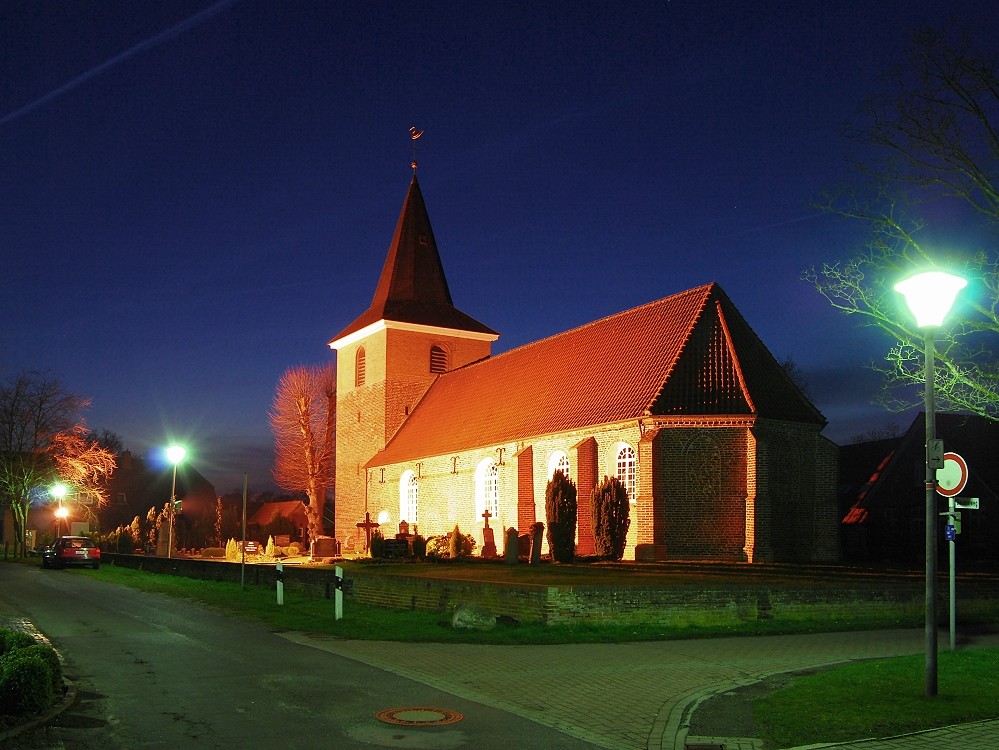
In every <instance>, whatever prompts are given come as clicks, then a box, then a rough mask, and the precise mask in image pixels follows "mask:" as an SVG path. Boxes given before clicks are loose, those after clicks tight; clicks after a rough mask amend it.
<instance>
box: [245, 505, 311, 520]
mask: <svg viewBox="0 0 999 750" xmlns="http://www.w3.org/2000/svg"><path fill="white" fill-rule="evenodd" d="M299 512H301V513H305V512H306V509H305V503H303V502H302V501H301V500H278V501H275V502H272V503H264V504H263V505H261V506H260V507H259V508H257V510H256V511H255V512H254V513H253V515H252V516H250V518H249V519H247V523H251V524H259V525H261V526H266V525H267V524H269V523H271V522H272V521H273V520H274V519H275V518H277V517H278V516H285V517H286V518H292V517H293V516H294V514H296V513H299Z"/></svg>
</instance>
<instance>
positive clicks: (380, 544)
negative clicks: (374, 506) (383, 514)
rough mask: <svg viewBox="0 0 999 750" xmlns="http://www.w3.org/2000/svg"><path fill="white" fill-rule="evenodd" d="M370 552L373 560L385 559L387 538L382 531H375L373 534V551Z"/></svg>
mask: <svg viewBox="0 0 999 750" xmlns="http://www.w3.org/2000/svg"><path fill="white" fill-rule="evenodd" d="M369 552H370V554H371V557H373V558H382V557H385V537H384V536H382V532H381V529H375V530H374V531H372V532H371V549H370V550H369Z"/></svg>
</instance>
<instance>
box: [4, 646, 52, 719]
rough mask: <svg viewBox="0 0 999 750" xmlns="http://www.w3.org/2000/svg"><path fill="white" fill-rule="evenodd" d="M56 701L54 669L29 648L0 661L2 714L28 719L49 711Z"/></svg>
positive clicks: (12, 653) (6, 655)
mask: <svg viewBox="0 0 999 750" xmlns="http://www.w3.org/2000/svg"><path fill="white" fill-rule="evenodd" d="M53 700H54V694H53V692H52V670H51V668H50V667H49V665H48V663H47V662H46V661H45V659H44V658H42V657H41V656H39V655H38V654H37V653H31V652H29V649H17V650H15V651H11V652H8V653H6V654H5V655H4V658H3V659H2V660H0V713H4V714H9V715H12V716H24V715H26V714H33V713H38V712H39V711H44V710H45V709H46V708H49V707H50V706H51V705H52V703H53Z"/></svg>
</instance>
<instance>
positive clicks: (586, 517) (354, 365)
mask: <svg viewBox="0 0 999 750" xmlns="http://www.w3.org/2000/svg"><path fill="white" fill-rule="evenodd" d="M497 338H498V334H497V333H496V332H495V331H493V330H492V329H491V328H489V327H488V326H486V325H484V324H482V323H480V322H479V321H477V320H475V319H474V318H472V317H471V316H469V315H467V314H466V313H464V312H462V311H460V310H458V309H457V308H456V307H455V306H454V303H453V300H452V297H451V293H450V289H449V286H448V283H447V280H446V278H445V275H444V270H443V265H442V263H441V259H440V255H439V253H438V249H437V244H436V241H435V239H434V234H433V230H432V228H431V225H430V220H429V217H428V214H427V209H426V205H425V202H424V199H423V195H422V192H421V190H420V186H419V183H418V181H417V179H416V176H415V175H414V177H413V179H412V182H411V183H410V186H409V190H408V192H407V195H406V198H405V201H404V202H403V206H402V211H401V213H400V216H399V219H398V222H397V224H396V228H395V233H394V235H393V237H392V241H391V243H390V245H389V249H388V254H387V257H386V259H385V263H384V265H383V268H382V272H381V276H380V278H379V281H378V285H377V287H376V289H375V294H374V297H373V299H372V303H371V305H370V307H369V308H368V309H367V310H366V311H365V312H363V313H362V314H361V315H360V316H359V317H358V318H356V319H355V320H354V321H353V322H352V323H351V324H350V325H348V326H347V327H346V328H344V329H343V330H341V331H340V332H339V333H338V334H337V335H336V336H335V337H333V339H332V340H331V341H330V342H329V346H330V347H331V348H332V349H334V350H335V351H336V361H337V435H336V464H337V472H336V495H335V496H336V536H337V537H338V538H339V539H341V540H342V541H347V547H348V548H349V547H350V544H351V542H353V541H355V540H357V539H359V538H360V536H361V534H360V532H359V528H358V524H359V523H360V522H361V521H362V520H363V519H364V518H365V514H366V513H370V515H371V518H373V519H378V521H379V522H382V523H384V524H385V525H386V529H387V531H390V532H391V533H394V532H395V528H396V526H397V524H398V523H399V522H400V521H402V520H405V521H407V522H408V523H409V525H410V527H412V526H413V525H414V524H416V525H417V527H418V529H419V532H420V533H421V534H422V535H424V536H428V535H431V534H441V533H446V532H448V531H450V530H451V529H452V528H453V527H454V526H455V525H458V526H459V527H460V528H461V529H462V530H463V531H466V532H474V533H475V534H476V535H477V536H478V539H479V543H480V548H481V543H482V539H483V532H482V530H483V527H484V524H485V523H486V522H487V519H488V522H489V523H490V525H491V527H493V528H500V529H503V528H509V527H516V528H518V529H520V530H522V531H524V530H526V528H527V526H529V525H530V524H531V523H533V522H535V521H541V522H544V521H545V510H544V498H545V487H546V485H547V483H548V481H549V479H550V478H551V476H552V474H553V473H554V471H555V470H556V469H561V470H562V471H563V472H564V473H566V474H568V475H569V476H570V478H571V479H572V480H573V481H574V482H575V483H576V485H577V487H578V489H579V511H578V519H577V531H578V543H577V551H578V553H579V554H587V553H591V552H592V551H593V534H592V530H591V522H590V494H591V492H592V490H593V488H594V487H595V486H596V484H597V483H598V482H599V481H600V480H601V479H602V478H603V477H604V476H617V477H618V478H619V479H620V480H621V481H622V482H623V483H624V485H625V487H626V488H627V490H628V493H629V497H630V500H631V509H630V514H631V519H632V522H631V528H630V531H629V538H628V545H627V548H626V551H625V558H626V559H636V560H640V561H642V560H646V561H650V560H666V559H707V560H729V561H739V560H742V561H749V562H757V561H785V560H800V561H831V560H835V559H836V558H837V555H838V539H837V527H838V523H837V522H838V515H837V506H836V476H837V448H836V446H835V445H834V444H833V443H831V442H830V441H829V440H827V439H826V438H824V437H823V436H822V435H821V434H820V433H821V430H822V428H823V427H824V426H825V419H824V417H823V416H822V415H821V414H820V413H819V412H818V410H817V409H816V408H815V407H814V406H813V405H812V404H811V403H810V402H809V401H808V399H807V398H806V397H805V396H804V395H803V394H802V393H801V392H800V390H799V389H798V388H797V387H796V386H795V384H794V383H793V382H792V381H791V379H790V378H789V377H788V375H787V374H786V373H785V371H784V370H783V368H782V367H781V366H780V364H779V363H778V362H777V361H776V360H775V359H774V357H773V356H772V355H771V354H770V352H769V351H768V350H767V349H766V347H765V346H764V344H763V343H762V342H761V341H760V339H759V338H758V337H757V335H756V334H755V333H754V331H753V330H752V328H751V327H750V326H749V324H748V323H747V322H746V321H745V320H744V319H743V317H742V315H741V314H740V313H739V311H738V310H737V309H736V307H735V305H734V304H733V303H732V301H731V300H730V299H729V298H728V296H727V295H726V294H725V292H724V291H723V290H722V289H721V287H719V286H718V284H715V283H708V284H705V285H703V286H700V287H697V288H695V289H690V290H687V291H683V292H680V293H678V294H673V295H671V296H669V297H666V298H664V299H660V300H657V301H654V302H650V303H648V304H646V305H642V306H640V307H636V308H634V309H632V310H628V311H625V312H622V313H618V314H617V315H612V316H609V317H606V318H603V319H601V320H597V321H595V322H593V323H590V324H588V325H585V326H582V327H580V328H576V329H574V330H571V331H566V332H564V333H560V334H558V335H556V336H552V337H550V338H547V339H543V340H541V341H537V342H534V343H531V344H528V345H526V346H522V347H519V348H517V349H514V350H511V351H508V352H505V353H502V354H500V355H498V356H495V357H493V356H491V345H492V342H493V341H495V340H496V339H497ZM498 536H499V537H501V534H500V535H498Z"/></svg>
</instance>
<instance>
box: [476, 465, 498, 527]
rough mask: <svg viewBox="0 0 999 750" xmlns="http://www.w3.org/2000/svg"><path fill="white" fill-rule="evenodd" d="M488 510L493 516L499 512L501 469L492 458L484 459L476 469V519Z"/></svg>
mask: <svg viewBox="0 0 999 750" xmlns="http://www.w3.org/2000/svg"><path fill="white" fill-rule="evenodd" d="M486 510H488V511H489V513H490V517H492V518H495V517H496V516H497V515H498V514H499V469H498V468H497V466H496V462H495V461H493V460H492V459H491V458H486V459H483V460H482V461H481V462H479V465H478V468H476V469H475V515H476V516H477V518H476V519H475V520H476V521H478V520H479V518H481V517H482V514H483V513H484V512H485V511H486Z"/></svg>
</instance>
